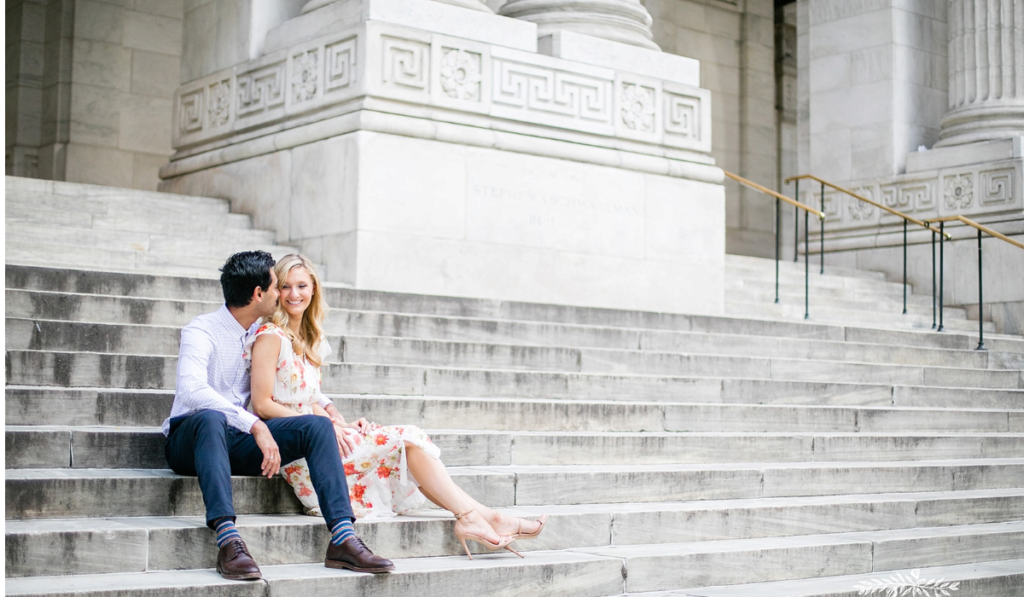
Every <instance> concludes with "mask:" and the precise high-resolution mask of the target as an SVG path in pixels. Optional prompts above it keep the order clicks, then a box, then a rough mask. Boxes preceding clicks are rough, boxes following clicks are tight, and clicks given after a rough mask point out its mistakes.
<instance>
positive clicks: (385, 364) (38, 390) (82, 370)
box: [5, 178, 1024, 597]
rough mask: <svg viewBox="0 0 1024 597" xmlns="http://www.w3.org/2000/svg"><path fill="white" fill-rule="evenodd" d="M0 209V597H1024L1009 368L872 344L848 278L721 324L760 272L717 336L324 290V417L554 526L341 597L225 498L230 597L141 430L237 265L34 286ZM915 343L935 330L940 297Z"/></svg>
mask: <svg viewBox="0 0 1024 597" xmlns="http://www.w3.org/2000/svg"><path fill="white" fill-rule="evenodd" d="M13 180H14V184H16V185H18V184H27V183H23V182H22V181H20V180H17V179H13ZM43 184H53V183H43ZM11 185H12V179H11V178H8V189H9V191H8V221H7V230H8V240H7V248H8V258H7V265H6V278H5V279H6V284H5V286H6V288H5V293H6V294H5V296H6V299H5V300H6V303H5V305H6V336H5V337H6V349H7V353H6V354H7V359H6V374H7V378H6V379H7V385H6V389H5V395H6V401H5V411H6V468H7V470H6V481H5V487H6V527H5V536H6V552H5V557H6V561H5V564H6V583H5V584H6V586H5V591H6V593H7V594H9V595H91V596H111V597H112V596H115V595H117V596H123V595H145V596H157V595H160V596H164V595H176V596H182V597H184V596H191V595H218V596H234V595H260V596H274V597H277V596H283V595H302V596H303V597H306V596H308V595H318V594H360V595H373V596H382V597H383V596H397V595H412V594H416V595H425V596H434V595H436V596H438V597H440V596H445V597H449V596H451V595H459V594H487V595H509V596H512V595H517V596H520V595H560V596H562V595H564V596H571V597H584V596H595V597H596V596H618V595H623V594H631V595H637V594H643V595H648V594H649V595H699V596H705V597H727V596H737V597H738V596H743V597H751V596H752V597H769V596H779V597H782V596H806V597H811V596H820V597H824V596H826V595H827V596H830V597H831V596H838V595H841V596H844V597H845V596H850V597H852V596H854V595H857V594H858V591H859V588H861V587H866V586H872V585H869V584H866V583H881V584H883V585H884V583H886V582H890V581H892V579H893V578H895V575H896V574H902V575H903V576H904V577H906V578H914V577H913V576H912V571H913V570H920V572H919V573H918V577H917V578H919V579H920V580H921V582H924V581H938V580H939V579H943V582H947V583H950V582H956V583H958V584H957V585H956V590H955V591H954V592H951V594H952V595H955V596H956V597H960V596H968V595H974V596H979V597H981V596H984V597H993V596H1007V597H1009V596H1011V595H1021V594H1024V372H1022V369H1024V338H1020V337H1013V336H1001V335H991V336H989V335H986V344H987V345H988V346H989V348H990V350H988V351H985V352H978V351H974V350H971V349H972V348H973V347H974V345H975V344H976V342H977V340H976V337H974V336H973V335H972V334H971V333H961V332H958V331H956V329H957V328H954V326H953V325H949V324H947V327H949V328H950V330H951V331H949V332H947V333H942V334H938V333H934V332H931V331H925V330H915V329H909V328H912V327H914V326H918V327H922V326H923V322H924V319H921V320H920V321H919V320H918V319H914V318H916V317H921V318H924V315H922V313H916V312H912V314H911V316H909V317H908V318H907V319H903V316H900V318H901V319H899V320H897V321H895V322H894V323H891V324H890V320H889V319H886V318H884V317H881V316H880V315H879V313H878V312H880V311H881V310H882V307H881V306H882V305H884V306H885V308H886V309H888V307H889V306H890V305H891V303H892V302H893V301H894V300H896V299H894V298H893V297H894V296H895V297H897V298H898V299H899V300H897V304H896V307H897V308H896V309H894V310H893V311H892V312H893V313H895V314H897V315H898V314H899V312H900V310H901V309H902V304H901V302H900V301H901V298H902V287H901V286H899V285H893V284H889V283H887V282H885V280H884V279H883V278H882V277H880V276H877V275H875V274H872V273H868V272H856V271H842V270H838V269H835V270H829V271H830V273H829V274H828V275H826V276H818V275H817V274H815V275H814V276H815V278H817V280H815V286H812V293H814V292H817V293H818V294H817V295H814V294H812V300H815V299H814V297H815V296H819V297H820V298H819V299H818V304H819V305H820V308H821V309H822V312H823V313H824V311H825V309H832V310H833V311H832V313H834V314H836V315H837V316H838V315H850V314H856V313H860V314H864V316H865V319H864V320H863V322H864V323H852V324H846V325H840V324H833V323H822V322H819V321H818V320H817V319H815V320H814V321H812V322H810V323H808V322H804V321H787V320H786V317H787V313H785V312H782V313H780V312H778V311H771V310H764V311H760V312H754V313H748V314H747V315H746V316H741V313H740V312H741V311H742V310H743V309H753V308H754V306H756V305H760V304H762V303H761V302H759V301H762V300H763V302H764V304H765V305H766V306H767V307H769V308H770V309H776V308H777V306H776V305H773V304H771V302H772V300H773V297H774V278H773V275H774V269H773V268H774V264H773V263H772V262H770V261H758V260H752V259H749V258H735V259H730V265H729V267H730V281H729V284H730V289H731V290H730V300H729V302H730V307H729V310H730V316H727V317H708V316H688V315H672V314H663V313H645V312H635V311H616V310H605V309H591V308H580V307H570V306H555V305H540V304H527V303H515V302H505V301H494V300H479V299H466V298H452V297H437V296H418V295H402V294H395V293H383V292H372V291H360V290H353V289H349V288H342V287H338V286H332V287H330V288H328V289H327V293H326V294H327V299H328V302H329V304H330V305H331V306H332V308H333V310H332V312H331V314H330V316H329V319H328V322H327V328H328V333H329V335H330V337H331V343H332V346H334V347H335V348H336V352H335V354H334V355H332V357H331V358H330V359H329V361H330V362H329V363H328V364H327V365H326V366H325V367H324V388H325V391H326V392H327V393H328V394H330V395H331V396H332V397H334V398H335V401H336V404H338V406H339V408H341V410H342V411H343V412H344V413H345V414H346V415H349V414H352V415H355V414H360V415H363V416H366V417H367V418H369V419H371V420H376V421H378V422H381V423H415V424H418V425H421V426H422V427H424V428H426V429H428V430H429V431H430V432H431V435H432V437H433V438H434V439H435V441H437V443H438V444H439V446H440V447H441V450H442V458H443V459H444V461H445V462H446V464H447V465H448V466H449V467H450V470H451V472H452V475H453V477H454V478H455V479H456V480H457V482H458V483H459V484H460V485H462V486H463V487H464V488H466V490H467V491H469V492H470V493H471V494H473V495H474V496H476V497H478V498H479V499H480V500H481V501H483V502H484V503H487V504H491V505H495V506H498V507H501V508H502V509H503V510H504V511H508V512H510V513H514V514H517V515H523V516H535V515H538V514H540V513H543V512H547V513H549V514H551V520H550V522H549V524H548V528H547V529H546V530H545V532H544V534H543V535H542V536H541V538H540V539H538V540H536V541H524V542H521V543H518V544H517V548H521V549H523V550H525V551H524V553H525V555H526V558H525V559H522V560H520V559H519V558H516V557H515V556H513V555H511V554H508V553H504V554H486V555H482V556H480V557H477V558H475V559H474V560H473V561H469V560H467V559H466V558H465V557H464V556H460V555H458V554H459V553H460V549H461V548H460V547H459V545H458V543H457V542H456V541H455V539H454V537H453V536H452V534H451V525H452V518H451V516H450V515H449V514H447V513H444V512H441V511H439V510H425V511H423V512H422V513H421V514H420V515H418V516H410V517H399V518H397V519H391V520H384V521H367V522H361V523H359V524H358V525H357V529H358V531H359V532H360V534H361V535H362V536H363V537H364V539H366V541H367V543H368V544H369V545H370V546H371V547H372V548H374V550H375V551H377V552H378V553H380V554H382V555H385V556H387V557H390V558H393V559H395V560H396V564H397V567H398V570H397V572H396V573H395V574H392V575H387V576H370V575H360V574H355V573H348V572H344V571H337V570H328V569H326V568H324V567H323V565H322V558H323V552H324V549H325V546H326V543H327V532H326V528H325V527H324V525H323V522H322V520H320V519H316V518H311V517H307V516H303V515H301V514H300V511H301V509H300V506H299V504H298V502H297V500H295V498H294V497H293V495H292V493H291V490H290V488H288V487H287V486H286V485H285V484H284V482H283V481H282V480H281V479H279V478H276V479H273V480H267V479H263V478H249V477H239V478H236V479H234V490H235V505H236V508H237V510H238V512H239V514H240V517H239V526H240V529H241V532H242V535H243V537H244V538H245V539H246V542H247V543H248V545H249V547H250V549H251V551H252V553H253V555H254V556H255V557H256V559H257V561H258V562H259V563H260V564H261V566H262V568H263V572H264V581H262V582H255V583H242V582H232V581H225V580H222V579H221V578H220V577H219V576H218V575H217V574H216V573H215V572H214V571H213V570H212V565H213V562H214V559H215V546H214V543H213V538H212V536H211V533H210V532H209V531H208V530H207V529H206V528H205V526H204V524H203V517H202V514H203V512H204V508H203V503H202V496H201V494H200V492H199V488H198V484H197V483H196V481H195V479H194V478H187V477H179V476H177V475H174V474H172V473H171V472H170V471H168V470H166V464H165V463H164V462H163V456H162V446H163V436H162V435H161V434H160V431H159V427H158V426H159V425H160V423H161V422H162V421H163V419H164V417H166V415H167V413H168V412H169V410H170V404H171V401H172V398H173V387H174V373H175V362H176V355H177V342H178V331H179V329H180V327H181V326H182V325H184V324H185V323H187V322H188V321H189V320H190V319H191V318H192V317H194V316H195V315H197V314H200V313H204V312H208V311H212V310H213V309H215V308H216V307H217V305H218V304H219V298H220V296H219V286H218V284H217V282H216V281H215V280H213V279H210V278H211V277H212V275H213V274H214V273H215V269H214V267H215V266H219V264H220V262H222V261H223V259H224V257H225V256H226V253H227V252H229V251H230V250H236V249H235V248H234V247H232V248H228V247H226V246H225V247H221V246H219V245H218V246H216V247H213V248H210V249H208V250H207V252H206V253H203V252H201V251H200V249H199V247H201V246H202V245H201V244H199V243H198V242H197V243H193V244H194V245H195V248H193V249H191V250H193V251H195V252H194V253H190V254H191V255H194V257H195V259H196V261H193V262H190V263H189V265H188V268H192V270H193V271H189V272H182V271H171V270H169V269H166V270H165V269H164V268H165V267H166V266H165V265H161V263H160V262H159V261H158V256H151V257H152V258H150V259H144V260H138V259H136V261H135V262H133V263H131V264H128V263H127V262H122V263H121V264H120V265H114V264H110V263H108V262H102V263H100V262H99V261H98V260H97V261H95V262H89V261H88V259H89V254H90V251H91V250H92V249H91V248H89V246H88V245H87V244H83V245H80V247H81V248H80V249H79V250H78V251H77V252H76V251H72V250H68V249H67V248H66V246H67V245H65V244H63V243H61V242H53V243H50V244H51V245H53V246H55V247H58V248H55V249H54V250H53V251H52V252H51V253H48V254H46V256H45V258H43V257H41V256H38V255H36V256H35V257H37V259H36V260H33V263H28V261H29V260H28V259H27V258H26V256H33V255H32V253H31V252H30V251H27V250H26V249H24V248H18V247H19V246H24V247H27V246H28V244H29V243H30V239H29V240H26V239H25V238H24V237H17V238H13V239H12V237H11V234H10V233H11V230H12V227H17V226H19V225H20V222H21V220H17V216H15V219H14V220H13V221H12V210H11V198H12V196H14V197H15V199H17V197H18V196H19V194H18V193H13V194H12V193H11V192H10V188H11ZM60 186H63V185H60ZM76 186H81V185H76ZM93 189H96V188H95V187H93ZM44 190H45V189H44ZM65 190H67V191H70V190H71V187H65ZM104 192H105V193H106V194H103V193H104ZM104 192H100V191H96V193H97V194H96V195H89V196H86V197H84V198H83V201H82V203H87V201H85V199H88V198H89V197H105V196H109V197H122V198H123V202H122V203H121V204H119V206H120V210H119V211H118V212H117V213H115V214H112V213H111V212H110V211H106V212H103V211H102V205H97V206H95V207H94V208H92V209H94V210H95V213H97V214H105V215H103V217H97V218H96V219H94V220H93V222H94V223H95V222H96V221H98V220H99V221H107V220H103V218H119V219H121V220H123V221H131V220H133V219H141V220H146V219H151V216H147V215H146V208H148V207H149V206H148V205H143V204H145V203H146V202H147V201H148V200H149V199H152V200H153V201H165V202H171V203H173V202H174V201H176V200H180V201H181V205H188V206H191V205H192V204H202V205H204V206H205V207H204V209H206V208H207V207H208V208H209V210H210V212H211V213H220V214H221V215H220V216H215V215H209V216H204V217H209V218H223V220H220V221H222V222H223V221H227V220H237V221H238V222H239V223H240V224H244V220H241V219H239V218H236V217H235V216H231V215H229V214H227V212H226V210H220V211H218V210H217V209H216V206H217V204H218V202H216V201H214V200H200V199H195V198H178V197H176V196H169V195H166V194H136V192H134V191H117V192H115V191H114V190H110V189H107V190H106V191H104ZM118 193H121V194H120V195H118ZM25 195H26V196H27V195H28V193H26V194H25ZM53 195H54V194H53V193H51V194H50V195H47V194H46V192H40V193H37V196H36V199H38V200H39V202H40V204H45V200H46V197H48V196H49V197H52V196H53ZM65 195H67V196H71V197H73V195H71V194H70V193H69V192H66V193H65ZM97 203H100V204H102V201H97ZM220 204H221V206H223V205H224V203H223V202H220ZM136 208H138V211H135V210H136ZM20 209H21V211H17V210H16V211H15V212H14V213H15V214H18V213H22V214H23V213H27V211H28V210H27V209H24V208H20ZM61 209H63V208H59V209H55V212H56V213H60V211H61ZM107 209H110V208H109V207H108V208H107ZM182 209H183V213H184V212H186V211H187V210H185V208H182ZM71 220H72V221H73V220H74V219H73V218H72V219H71ZM219 225H221V224H218V226H219ZM51 227H52V228H54V229H56V228H57V225H55V224H52V223H51ZM200 229H201V227H200ZM190 230H191V229H190ZM238 230H240V231H242V232H240V234H249V233H251V234H253V237H252V240H250V241H246V240H245V237H241V236H240V237H239V240H238V242H240V243H244V242H251V243H252V244H250V245H248V246H243V247H241V248H251V247H254V246H269V247H270V248H271V249H273V250H274V251H275V253H278V252H281V251H286V250H289V249H287V248H286V247H274V246H273V245H272V244H271V243H270V239H269V237H266V236H264V237H259V234H261V233H259V232H257V231H252V230H246V229H245V228H244V227H241V228H238ZM52 232H53V231H51V234H50V235H49V236H47V235H45V234H43V237H45V238H51V239H55V238H58V235H57V234H55V233H52ZM40 234H42V233H40ZM176 234H180V235H181V236H180V238H195V239H202V238H203V234H204V233H203V232H185V231H179V232H177V233H176ZM205 234H207V235H208V232H207V233H205ZM109 236H110V237H111V238H116V237H117V234H111V235H109ZM158 236H160V234H158V233H157V232H153V233H152V236H151V238H154V237H158ZM59 238H63V237H62V236H60V237H59ZM76 238H77V237H76ZM258 238H263V239H264V240H263V244H262V245H260V241H258V240H257V239H258ZM232 242H234V241H232ZM154 246H155V245H149V247H150V249H149V251H141V250H136V251H137V252H139V253H142V252H156V253H159V252H160V251H157V250H156V249H153V248H152V247H154ZM12 248H13V249H15V250H12ZM111 250H113V249H111ZM18 251H22V252H21V253H19V252H18ZM222 251H223V252H222ZM135 257H138V255H135ZM46 260H49V262H48V263H43V261H46ZM83 260H85V262H84V263H83ZM201 260H206V261H201ZM165 263H166V262H165ZM171 263H178V262H171ZM800 267H801V268H802V264H800ZM113 270H122V271H113ZM797 274H799V284H798V285H797V284H796V283H795V282H793V281H792V280H786V284H787V285H794V286H798V287H799V291H800V292H799V293H797V294H796V296H798V297H799V300H797V299H796V298H793V301H792V302H793V303H794V304H796V305H798V306H799V310H800V313H799V317H800V318H802V316H803V311H802V288H803V287H802V284H803V279H802V270H801V271H799V272H796V268H795V267H793V264H789V267H788V268H787V272H786V276H787V278H793V277H794V276H797ZM765 280H769V284H768V285H767V286H765V284H764V281H765ZM812 280H813V279H812ZM765 288H767V289H768V292H770V295H769V296H768V298H767V299H766V300H764V299H763V296H762V295H763V294H764V290H765ZM784 288H785V287H784ZM790 290H792V289H790ZM787 292H789V291H787ZM793 292H795V291H793ZM791 294H792V293H791ZM788 296H789V295H788V294H787V293H784V294H783V298H784V305H788V302H789V301H788V300H787V297H788ZM831 301H834V302H831ZM843 301H845V302H843ZM860 303H863V305H872V306H863V308H858V306H859V305H860ZM814 305H815V303H813V302H812V309H814ZM914 305H915V308H920V309H922V311H923V308H924V306H923V305H922V304H920V303H914ZM872 309H874V311H875V313H874V315H875V316H876V317H875V318H871V317H869V316H870V315H872V314H873V313H872ZM815 313H816V312H815V311H813V310H812V316H815ZM926 315H927V317H926V320H927V321H926V323H927V326H923V327H930V325H931V316H930V296H929V297H928V303H927V313H926ZM946 315H947V321H954V320H958V319H960V318H959V317H956V316H955V312H954V316H952V317H951V310H947V312H946ZM960 315H962V313H961V314H960ZM962 321H963V325H964V326H965V329H966V330H968V331H970V332H973V331H974V330H975V329H976V327H975V326H976V325H977V323H976V322H973V323H971V322H968V321H967V320H966V319H962ZM876 594H882V593H876ZM922 594H926V595H929V596H930V595H931V593H922Z"/></svg>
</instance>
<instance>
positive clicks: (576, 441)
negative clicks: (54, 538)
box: [5, 425, 1024, 469]
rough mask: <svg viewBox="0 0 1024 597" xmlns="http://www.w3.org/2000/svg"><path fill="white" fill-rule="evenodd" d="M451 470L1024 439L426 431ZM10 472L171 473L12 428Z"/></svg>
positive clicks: (113, 439) (78, 437) (153, 434)
mask: <svg viewBox="0 0 1024 597" xmlns="http://www.w3.org/2000/svg"><path fill="white" fill-rule="evenodd" d="M427 431H428V433H429V434H430V437H431V439H433V441H434V443H436V444H437V445H438V447H439V448H440V449H441V453H442V455H443V456H444V461H445V463H446V464H448V465H449V466H496V465H507V464H515V465H573V464H684V463H691V464H698V463H719V462H835V461H854V460H859V461H865V462H871V461H888V460H904V461H908V460H915V459H920V460H934V459H953V458H1011V457H1014V456H1017V455H1020V454H1024V433H1014V434H1006V433H980V434H978V433H975V434H971V433H949V434H921V433H907V432H898V433H889V434H867V433H793V432H790V433H756V434H751V433H727V432H712V433H700V432H697V433H693V432H688V433H678V432H677V433H667V432H594V431H590V432H579V431H574V432H538V431H512V432H501V431H490V430H486V431H475V430H474V431H470V430H457V431H456V430H446V429H427ZM5 443H6V457H5V458H6V468H8V469H15V468H57V469H62V468H75V469H87V468H166V466H167V464H166V462H165V460H164V456H163V448H164V436H163V433H161V431H160V429H159V428H154V427H142V428H139V427H135V428H132V427H80V426H64V425H52V426H51V425H47V426H40V425H33V426H12V425H8V426H7V427H6V430H5Z"/></svg>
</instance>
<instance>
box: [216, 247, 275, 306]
mask: <svg viewBox="0 0 1024 597" xmlns="http://www.w3.org/2000/svg"><path fill="white" fill-rule="evenodd" d="M273 267H274V258H273V256H271V255H270V253H267V252H264V251H244V252H242V253H235V254H234V255H232V256H231V257H228V260H227V261H225V262H224V267H222V268H220V287H221V290H223V291H224V302H225V303H227V305H228V306H229V307H244V306H246V305H248V304H249V303H251V302H252V293H253V291H254V290H256V287H257V286H259V287H260V288H262V289H263V291H264V292H266V291H267V290H269V289H270V282H271V278H270V270H271V269H273Z"/></svg>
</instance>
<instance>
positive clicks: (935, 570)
mask: <svg viewBox="0 0 1024 597" xmlns="http://www.w3.org/2000/svg"><path fill="white" fill-rule="evenodd" d="M915 586H916V587H917V588H918V589H919V592H920V591H921V590H924V589H928V590H929V592H930V593H931V595H941V593H936V592H935V591H934V589H935V588H943V589H944V590H946V592H947V593H948V595H956V596H957V597H1018V596H1019V595H1020V594H1021V588H1022V587H1024V560H999V561H993V562H982V563H975V564H959V565H954V566H930V567H919V568H915V569H911V570H906V569H905V570H889V571H885V572H873V573H867V574H851V575H844V576H828V577H823V578H808V579H800V580H789V581H775V582H757V583H745V584H742V585H729V586H717V587H700V588H696V589H679V590H674V591H657V592H650V593H646V592H645V593H630V594H629V596H628V597H864V595H866V594H867V595H872V594H874V595H885V594H886V592H887V590H889V589H892V588H894V589H897V590H904V591H909V590H912V589H913V588H914V587H915ZM911 594H912V593H911ZM925 595H927V593H925ZM931 595H928V597H931ZM619 597H627V596H626V595H621V596H619Z"/></svg>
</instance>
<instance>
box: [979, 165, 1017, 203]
mask: <svg viewBox="0 0 1024 597" xmlns="http://www.w3.org/2000/svg"><path fill="white" fill-rule="evenodd" d="M980 178H981V185H980V186H981V188H980V189H979V190H980V191H981V196H980V200H979V203H980V204H981V205H998V204H1000V203H1011V202H1012V201H1013V169H1012V168H1006V169H1000V170H988V171H984V172H981V174H980Z"/></svg>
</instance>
